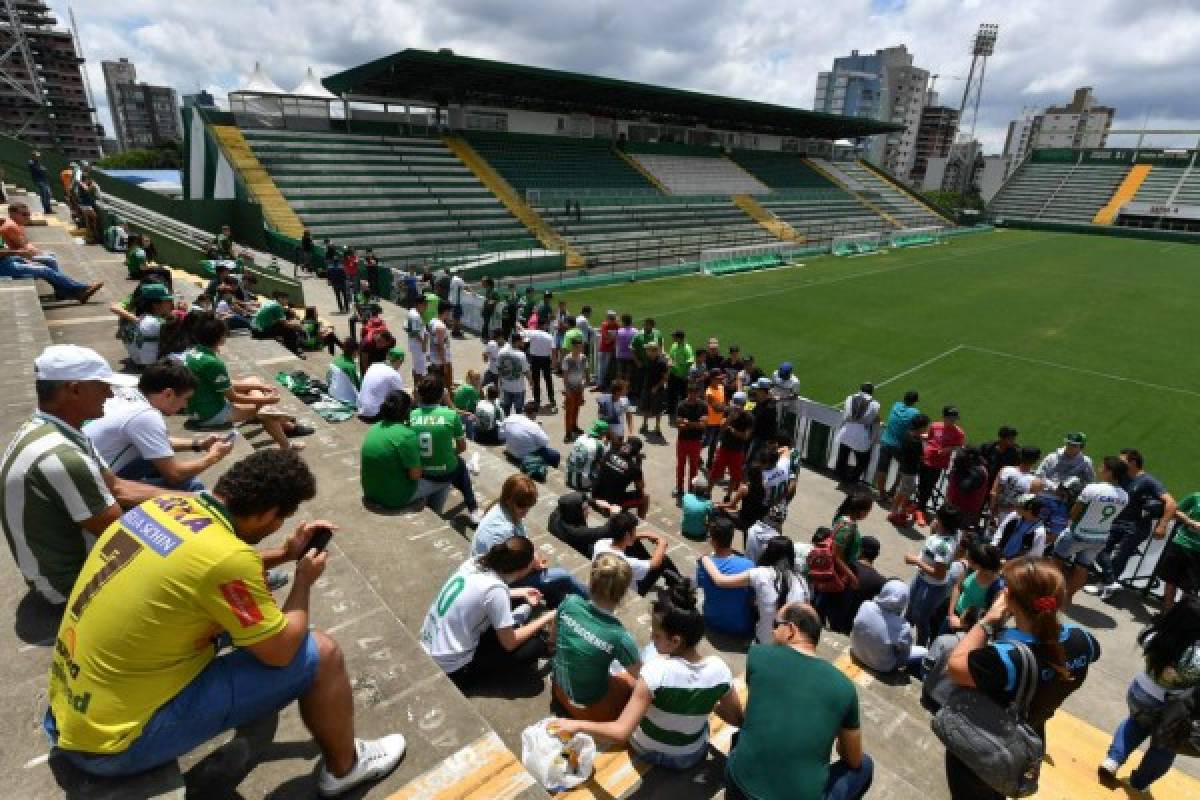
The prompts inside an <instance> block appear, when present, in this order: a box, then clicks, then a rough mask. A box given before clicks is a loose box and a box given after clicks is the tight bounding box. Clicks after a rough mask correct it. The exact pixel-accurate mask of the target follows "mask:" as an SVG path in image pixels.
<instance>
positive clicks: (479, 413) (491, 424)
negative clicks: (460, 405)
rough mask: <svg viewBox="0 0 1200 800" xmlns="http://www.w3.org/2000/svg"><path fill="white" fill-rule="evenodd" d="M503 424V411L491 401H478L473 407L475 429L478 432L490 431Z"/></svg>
mask: <svg viewBox="0 0 1200 800" xmlns="http://www.w3.org/2000/svg"><path fill="white" fill-rule="evenodd" d="M503 422H504V409H502V408H500V407H499V406H497V405H496V404H495V403H493V402H492V401H491V400H480V401H479V402H478V403H477V404H476V405H475V427H476V428H478V429H479V430H481V431H490V430H492V429H493V428H495V427H496V425H497V424H502V423H503Z"/></svg>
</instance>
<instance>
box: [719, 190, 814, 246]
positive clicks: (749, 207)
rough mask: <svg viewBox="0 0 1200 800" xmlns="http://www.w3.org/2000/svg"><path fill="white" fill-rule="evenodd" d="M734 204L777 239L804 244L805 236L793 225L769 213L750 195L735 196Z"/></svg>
mask: <svg viewBox="0 0 1200 800" xmlns="http://www.w3.org/2000/svg"><path fill="white" fill-rule="evenodd" d="M733 204H734V205H735V206H737V207H738V208H740V209H741V210H742V211H745V212H746V213H747V214H749V215H750V217H751V218H752V219H753V220H754V221H755V222H757V223H758V224H759V225H761V226H762V227H764V228H766V229H767V230H768V231H770V232H771V233H772V235H774V236H775V238H777V239H782V240H783V241H785V242H796V243H797V244H800V243H803V242H804V236H803V234H800V233H798V232H797V231H796V229H795V228H793V227H792V226H791V225H788V224H787V223H786V222H784V221H783V220H781V219H780V218H779V217H777V216H775V215H774V214H772V213H771V212H770V211H767V210H766V209H765V208H763V207H762V206H761V205H760V204H759V202H758V201H757V200H755V199H754V198H753V197H751V196H750V195H748V194H735V195H734V196H733Z"/></svg>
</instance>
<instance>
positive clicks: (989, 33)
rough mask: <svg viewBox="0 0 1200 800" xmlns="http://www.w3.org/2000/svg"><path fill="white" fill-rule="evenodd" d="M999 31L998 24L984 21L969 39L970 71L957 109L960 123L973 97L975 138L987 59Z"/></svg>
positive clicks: (973, 136) (971, 129)
mask: <svg viewBox="0 0 1200 800" xmlns="http://www.w3.org/2000/svg"><path fill="white" fill-rule="evenodd" d="M999 33H1000V26H999V25H994V24H992V23H988V22H985V23H983V24H981V25H980V26H979V30H978V31H976V32H975V36H974V37H973V38H972V39H971V71H970V72H968V73H967V85H966V86H964V87H963V96H962V105H961V106H959V109H958V118H959V120H960V124H961V122H963V121H965V120H966V119H967V105H968V104H969V103H971V100H972V98H974V104H973V105H972V108H971V126H970V138H971V139H974V138H975V123H976V121H977V120H978V118H979V101H980V100H982V99H983V80H984V77H985V76H986V74H987V60H988V57H989V56H991V55H992V54H993V53H995V52H996V36H997V35H998V34H999ZM959 130H961V128H960V129H959Z"/></svg>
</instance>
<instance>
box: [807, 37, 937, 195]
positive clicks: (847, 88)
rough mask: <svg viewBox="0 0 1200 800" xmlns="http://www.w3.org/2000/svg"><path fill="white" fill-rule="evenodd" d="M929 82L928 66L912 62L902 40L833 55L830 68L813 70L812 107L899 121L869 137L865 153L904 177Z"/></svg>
mask: <svg viewBox="0 0 1200 800" xmlns="http://www.w3.org/2000/svg"><path fill="white" fill-rule="evenodd" d="M928 88H929V70H926V69H921V68H920V67H915V66H913V57H912V54H911V53H909V52H908V48H907V47H906V46H905V45H898V46H896V47H888V48H885V49H883V50H876V51H875V53H874V54H873V55H861V54H859V52H858V51H857V50H854V51H853V52H851V54H850V55H848V56H843V57H841V58H835V59H834V60H833V69H832V70H830V71H828V72H821V73H818V75H817V92H816V97H815V99H814V101H813V110H814V111H823V112H825V113H827V114H841V115H843V116H847V117H865V118H868V119H876V120H880V121H882V122H893V123H896V124H898V125H903V126H904V130H903V131H900V132H898V133H890V134H886V135H884V136H875V137H872V139H871V141H870V144H869V145H868V149H867V151H866V156H867V158H868V159H870V160H871V161H872V162H874V163H876V164H878V165H880V166H882V167H885V168H886V169H887V170H889V171H890V172H891V173H892V174H894V175H897V176H899V177H901V178H903V179H904V180H908V179H909V176H910V174H911V172H912V169H913V165H914V164H915V163H916V159H917V132H918V129H919V128H920V125H921V110H922V109H923V108H924V107H925V100H926V92H927V91H928Z"/></svg>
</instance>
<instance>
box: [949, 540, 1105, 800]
mask: <svg viewBox="0 0 1200 800" xmlns="http://www.w3.org/2000/svg"><path fill="white" fill-rule="evenodd" d="M1002 574H1003V577H1004V583H1005V588H1004V589H1003V590H1002V591H1000V592H999V594H998V595H997V596H996V600H995V602H993V603H992V607H991V608H990V609H989V610H988V612H987V613H986V614H985V615H984V616H983V618H982V619H981V620H980V621H979V622H978V623H976V624H975V625H974V626H972V627H971V629H970V630H969V631H967V633H966V635H965V636H964V637H963V639H962V641H961V642H959V644H958V646H957V647H956V648H955V649H954V652H953V653H951V654H950V660H949V662H948V664H947V674H948V675H949V677H950V679H951V680H952V681H953V682H954V683H956V684H958V685H959V686H964V687H967V688H974V689H978V690H979V691H981V692H983V693H984V694H986V695H987V696H988V697H990V698H991V699H992V700H994V701H995V702H996V703H998V704H1000V705H1002V706H1008V705H1011V704H1012V703H1013V701H1014V699H1015V697H1016V691H1017V687H1018V686H1020V684H1021V682H1022V678H1023V677H1024V676H1023V674H1022V671H1023V670H1024V669H1025V667H1024V664H1023V661H1022V659H1021V658H1019V657H1018V655H1017V653H1015V652H1014V651H1015V649H1016V647H1017V645H1018V644H1021V645H1024V646H1026V647H1028V648H1029V649H1030V651H1031V652H1032V653H1033V657H1034V659H1035V660H1036V662H1037V671H1038V675H1037V681H1038V683H1037V688H1036V689H1035V691H1034V694H1033V701H1032V702H1031V703H1030V706H1029V717H1028V721H1029V724H1030V725H1031V726H1032V727H1033V728H1034V730H1036V731H1037V732H1038V734H1039V735H1040V736H1041V737H1042V740H1043V741H1045V737H1046V721H1047V720H1049V719H1050V717H1052V716H1054V712H1055V711H1057V710H1058V707H1059V706H1060V705H1062V703H1063V701H1064V700H1066V699H1067V696H1068V695H1070V694H1071V693H1072V692H1074V691H1075V690H1077V689H1078V688H1079V687H1080V686H1082V685H1083V682H1084V680H1085V679H1086V678H1087V673H1088V666H1089V665H1090V664H1091V663H1092V662H1094V661H1096V660H1097V659H1098V658H1100V644H1099V643H1098V642H1097V641H1096V639H1095V637H1094V636H1092V635H1091V634H1090V633H1088V632H1087V631H1085V630H1083V629H1082V628H1080V627H1078V626H1076V625H1073V624H1071V623H1064V622H1062V621H1061V620H1060V619H1059V615H1058V612H1059V610H1060V609H1062V608H1064V607H1065V606H1066V604H1067V587H1066V583H1065V581H1064V580H1063V575H1062V571H1061V570H1059V569H1058V566H1057V565H1056V564H1055V563H1054V562H1053V561H1051V560H1050V559H1046V558H1031V557H1028V556H1026V557H1023V558H1015V559H1013V560H1011V561H1009V562H1008V563H1007V564H1005V566H1004V570H1003V573H1002ZM1009 622H1011V625H1006V623H1009ZM946 781H947V783H948V784H949V786H950V796H951V797H952V798H954V800H968V798H969V799H970V800H1001V798H1003V797H1004V795H1002V794H1001V793H999V792H997V791H996V790H995V789H993V788H992V787H991V786H990V785H988V784H987V783H985V782H984V781H983V780H982V779H981V778H980V777H979V776H978V775H976V774H975V773H974V772H972V771H971V768H970V767H968V766H967V765H966V764H965V763H963V762H962V761H961V760H959V759H958V758H957V757H956V756H955V755H954V754H953V753H951V752H949V751H947V752H946Z"/></svg>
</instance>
